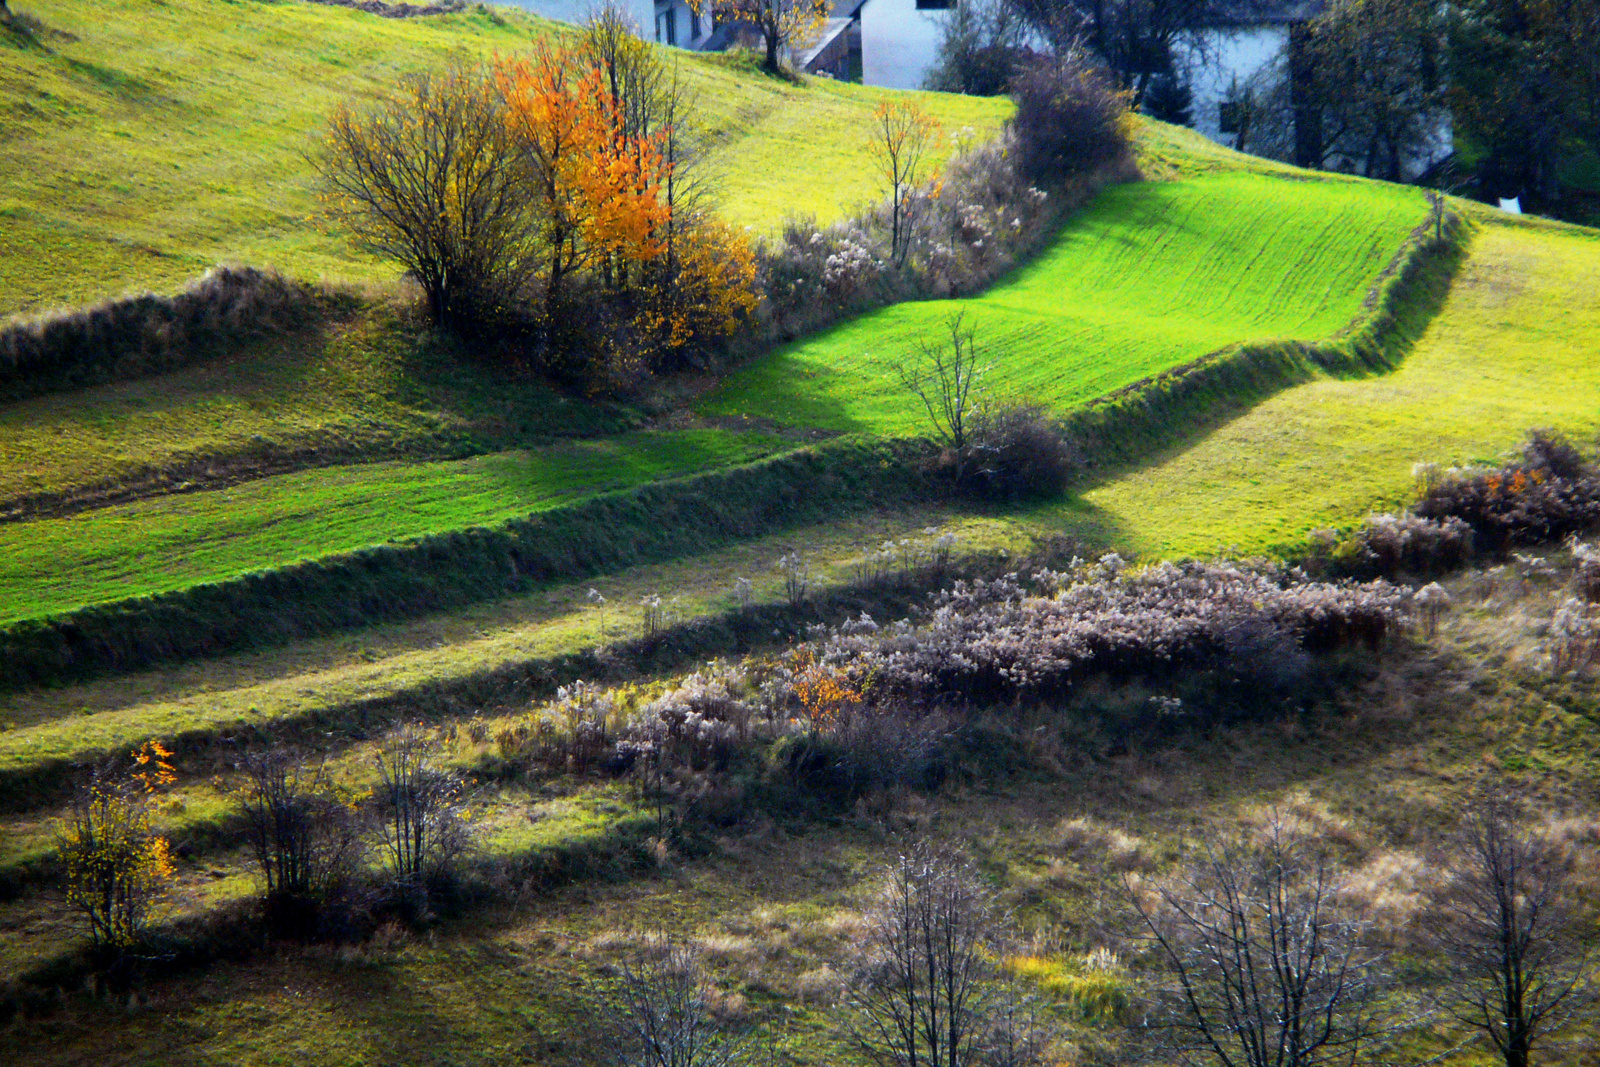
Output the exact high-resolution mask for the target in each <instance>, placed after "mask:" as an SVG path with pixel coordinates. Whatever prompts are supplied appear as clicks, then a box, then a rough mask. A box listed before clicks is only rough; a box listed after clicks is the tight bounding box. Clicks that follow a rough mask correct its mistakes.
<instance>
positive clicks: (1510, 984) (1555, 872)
mask: <svg viewBox="0 0 1600 1067" xmlns="http://www.w3.org/2000/svg"><path fill="white" fill-rule="evenodd" d="M1522 809H1523V805H1522V804H1521V802H1520V801H1519V800H1518V798H1517V797H1516V796H1515V795H1514V794H1513V793H1511V792H1510V791H1509V790H1507V789H1506V788H1505V787H1503V786H1496V785H1492V786H1490V787H1488V788H1486V789H1484V790H1482V791H1480V793H1479V794H1478V795H1477V797H1476V798H1475V799H1474V802H1473V804H1472V806H1471V808H1470V809H1469V810H1468V812H1467V816H1466V819H1465V820H1464V821H1463V825H1462V827H1461V830H1460V832H1459V833H1458V834H1457V835H1456V836H1455V838H1454V840H1452V841H1451V842H1450V843H1449V845H1448V846H1447V847H1446V849H1445V850H1444V853H1443V855H1442V856H1440V857H1439V868H1440V870H1441V871H1442V872H1443V873H1444V875H1445V877H1446V879H1447V881H1446V888H1445V889H1444V891H1443V893H1442V894H1441V899H1440V901H1439V908H1438V910H1439V916H1440V918H1441V920H1442V921H1441V922H1438V923H1434V924H1430V933H1431V937H1430V939H1429V940H1430V942H1431V945H1432V947H1433V949H1434V950H1435V952H1436V953H1437V954H1438V955H1439V957H1440V958H1441V959H1442V960H1443V961H1444V963H1445V964H1446V966H1447V968H1448V978H1447V980H1446V981H1445V982H1444V983H1442V985H1441V987H1440V989H1441V999H1442V1005H1441V1006H1442V1007H1443V1008H1444V1010H1445V1011H1446V1012H1447V1013H1448V1014H1449V1015H1450V1016H1451V1017H1452V1018H1454V1019H1455V1021H1456V1022H1457V1023H1459V1024H1460V1025H1461V1026H1463V1027H1465V1028H1466V1029H1467V1030H1469V1031H1471V1032H1472V1033H1473V1034H1475V1035H1476V1036H1478V1037H1480V1038H1482V1039H1484V1040H1485V1041H1487V1042H1488V1043H1489V1044H1490V1045H1491V1046H1492V1047H1493V1048H1494V1050H1495V1053H1496V1055H1497V1057H1498V1058H1500V1059H1502V1060H1503V1061H1504V1062H1505V1064H1506V1067H1528V1064H1530V1063H1531V1062H1532V1057H1533V1052H1534V1049H1535V1048H1536V1047H1538V1046H1540V1045H1543V1044H1545V1043H1546V1042H1547V1041H1548V1040H1550V1039H1551V1038H1553V1037H1554V1036H1555V1035H1557V1034H1559V1033H1560V1032H1561V1031H1562V1030H1563V1029H1564V1028H1565V1027H1567V1026H1568V1025H1570V1024H1572V1023H1576V1022H1579V1021H1580V1020H1583V1019H1586V1018H1589V1017H1590V1014H1589V1013H1590V1012H1591V1011H1592V1010H1593V1008H1594V1005H1595V1003H1596V1000H1597V996H1600V987H1597V982H1596V980H1597V978H1600V971H1597V968H1596V961H1595V959H1594V958H1593V956H1592V955H1590V954H1589V953H1588V952H1587V951H1586V949H1585V947H1584V942H1583V933H1582V931H1581V930H1580V928H1579V925H1578V923H1577V914H1576V912H1575V905H1576V904H1577V899H1576V896H1575V894H1574V892H1573V880H1572V875H1573V861H1574V857H1573V853H1572V851H1571V849H1570V848H1568V847H1566V846H1565V845H1564V844H1563V843H1561V842H1560V841H1559V840H1556V839H1552V838H1550V837H1546V836H1544V835H1542V834H1539V833H1537V832H1536V831H1534V830H1533V829H1531V828H1530V827H1529V825H1528V823H1527V820H1526V816H1525V815H1524V812H1523V810H1522Z"/></svg>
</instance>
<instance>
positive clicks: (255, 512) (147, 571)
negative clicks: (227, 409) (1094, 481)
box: [0, 430, 781, 622]
mask: <svg viewBox="0 0 1600 1067" xmlns="http://www.w3.org/2000/svg"><path fill="white" fill-rule="evenodd" d="M780 444H781V442H780V441H779V440H778V439H776V438H773V437H769V436H767V435H764V434H759V433H748V432H732V431H726V430H672V431H654V432H644V433H637V434H627V435H623V436H618V437H609V438H604V439H599V440H593V441H581V442H569V443H563V444H557V445H550V446H548V447H546V448H542V449H537V450H532V451H513V452H499V453H495V454H493V455H487V456H478V457H475V458H472V459H462V460H455V461H446V462H435V463H401V462H392V463H371V464H358V465H353V466H344V467H329V468H320V469H313V470H307V471H297V472H295V473H292V474H284V475H279V476H277V477H271V478H262V479H258V480H256V481H251V482H246V483H244V484H242V485H237V486H233V487H231V488H227V489H218V490H213V491H209V492H197V493H184V494H178V495H173V496H164V497H160V498H157V499H154V500H145V501H139V502H137V503H133V504H124V505H118V506H114V507H106V508H99V509H96V510H93V511H87V512H84V513H82V514H78V515H73V516H69V517H66V518H60V519H41V520H36V521H33V522H14V523H7V524H4V525H0V622H10V621H13V620H16V619H22V618H31V617H35V616H40V615H48V614H53V613H56V612H63V611H70V610H72V609H74V608H78V607H83V606H85V605H88V604H94V603H101V602H104V601H108V600H122V599H126V598H130V597H138V596H147V595H150V594H154V593H161V592H166V591H168V590H173V589H183V588H187V587H189V586H192V585H200V584H203V583H206V582H217V581H225V580H227V579H229V578H234V577H237V576H239V575H241V574H248V573H250V572H252V571H258V570H265V569H268V568H272V567H282V566H285V565H287V564H290V563H294V562H296V561H298V560H308V559H316V558H318V557H322V556H329V555H334V554H336V553H340V552H349V551H353V550H355V549H358V548H364V547H366V546H368V545H373V544H382V543H385V542H391V541H403V540H406V539H409V538H414V537H421V536H424V535H426V534H432V533H442V532H445V531H448V530H459V529H465V528H467V527H472V526H483V525H488V524H491V523H494V522H498V521H503V520H505V519H509V518H513V517H516V516H520V515H526V514H529V513H531V512H536V511H543V510H545V509H548V508H552V507H557V506H560V505H563V504H571V503H574V502H576V501H578V500H582V499H585V498H587V497H591V496H594V495H596V494H598V493H602V492H605V491H607V490H613V489H622V488H627V487H630V486H635V485H642V484H644V483H646V482H652V481H657V480H659V479H662V478H671V477H678V476H682V475H686V474H693V473H695V472H697V471H703V470H708V469H712V468H716V467H721V466H728V465H731V464H736V463H744V462H749V461H751V460H754V459H758V458H760V457H761V456H763V455H767V454H769V453H770V452H772V451H773V450H774V449H775V448H776V447H779V446H780Z"/></svg>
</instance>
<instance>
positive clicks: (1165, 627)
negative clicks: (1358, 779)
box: [826, 556, 1406, 703]
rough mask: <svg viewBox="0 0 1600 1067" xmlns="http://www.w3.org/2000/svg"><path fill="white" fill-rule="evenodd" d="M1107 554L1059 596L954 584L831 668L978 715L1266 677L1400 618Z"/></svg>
mask: <svg viewBox="0 0 1600 1067" xmlns="http://www.w3.org/2000/svg"><path fill="white" fill-rule="evenodd" d="M1124 568H1125V565H1124V564H1123V562H1122V560H1121V559H1120V558H1119V557H1115V556H1107V557H1105V558H1103V559H1102V560H1101V562H1100V563H1099V564H1097V565H1096V566H1095V567H1093V568H1092V569H1090V570H1089V572H1088V574H1087V575H1086V576H1085V577H1084V578H1083V579H1082V580H1072V581H1070V582H1069V584H1067V585H1066V586H1065V587H1063V588H1060V591H1059V592H1056V593H1055V594H1054V595H1047V596H1040V595H1034V594H1030V593H1029V592H1028V591H1027V590H1026V589H1025V588H1024V587H1023V585H1022V584H1021V583H1020V582H1019V581H1018V579H1017V576H1016V575H1014V574H1013V575H1008V576H1006V577H1004V578H1001V579H997V580H995V581H975V582H957V583H956V585H955V588H954V589H952V590H950V591H948V592H945V593H941V594H939V596H938V598H937V600H936V606H935V610H934V612H933V615H932V618H931V619H930V620H929V621H928V622H927V623H926V624H924V625H922V626H918V627H916V628H914V629H912V628H906V629H896V630H890V631H880V632H878V633H875V634H869V635H860V634H847V633H844V632H843V631H842V630H841V631H839V632H836V633H835V634H834V635H833V636H832V637H830V638H829V639H828V641H827V644H826V657H827V658H828V660H829V661H830V662H834V663H837V664H839V665H841V666H842V667H844V668H845V669H847V670H848V671H849V672H850V673H851V674H852V675H853V676H857V677H863V678H865V677H871V678H872V679H873V684H874V687H875V688H874V691H875V692H878V693H882V694H894V695H898V696H902V697H908V698H910V697H914V698H917V699H939V698H946V697H952V696H954V697H959V698H962V699H967V700H973V701H976V702H979V703H987V702H993V701H999V700H1005V699H1009V698H1012V697H1016V696H1023V695H1037V696H1046V695H1053V694H1059V693H1061V692H1063V691H1065V690H1066V689H1067V688H1069V687H1070V686H1071V685H1072V683H1074V682H1075V681H1077V680H1079V679H1082V678H1084V677H1087V676H1089V675H1093V674H1099V673H1106V672H1110V673H1116V674H1130V675H1131V674H1138V673H1142V672H1149V671H1167V670H1169V669H1171V668H1173V667H1183V666H1192V667H1201V668H1211V667H1220V668H1225V669H1232V670H1234V671H1236V672H1238V673H1251V672H1256V671H1269V672H1270V671H1272V670H1277V669H1283V668H1285V667H1287V666H1289V665H1291V664H1292V663H1293V662H1294V661H1295V660H1296V659H1297V658H1300V657H1303V656H1304V654H1305V653H1306V652H1309V651H1321V650H1329V649H1334V648H1338V647H1341V646H1345V645H1349V644H1352V643H1357V642H1361V643H1365V644H1368V645H1376V644H1377V643H1378V642H1380V641H1381V640H1382V639H1383V638H1384V636H1385V635H1386V634H1388V633H1389V632H1390V630H1391V629H1392V627H1393V626H1394V625H1395V623H1396V622H1398V621H1399V620H1400V619H1401V618H1402V617H1403V615H1404V614H1405V612H1406V597H1405V594H1404V593H1403V591H1402V590H1401V589H1399V588H1398V587H1396V586H1393V585H1391V584H1389V583H1388V582H1385V581H1376V582H1369V583H1365V584H1355V583H1349V582H1343V583H1337V584H1333V583H1326V582H1312V581H1307V580H1305V579H1304V578H1303V577H1301V576H1299V575H1297V574H1295V573H1294V572H1279V571H1272V570H1252V569H1246V568H1243V567H1240V566H1236V565H1233V564H1203V563H1188V564H1181V565H1180V564H1172V563H1163V564H1161V565H1159V566H1156V567H1152V568H1149V569H1146V570H1143V571H1138V572H1130V571H1127V570H1125V569H1124Z"/></svg>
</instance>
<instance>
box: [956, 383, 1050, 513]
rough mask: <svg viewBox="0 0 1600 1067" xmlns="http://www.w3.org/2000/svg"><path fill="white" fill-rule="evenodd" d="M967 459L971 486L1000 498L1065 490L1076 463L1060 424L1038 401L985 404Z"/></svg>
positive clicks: (976, 418)
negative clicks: (990, 405)
mask: <svg viewBox="0 0 1600 1067" xmlns="http://www.w3.org/2000/svg"><path fill="white" fill-rule="evenodd" d="M970 436H971V443H970V444H969V445H968V447H967V453H968V455H967V462H966V463H965V464H963V468H964V473H965V477H966V480H967V482H968V486H967V488H969V489H971V490H973V491H975V492H977V493H978V494H979V495H980V496H985V497H989V498H992V499H1000V500H1013V501H1015V500H1027V499H1037V498H1041V497H1054V496H1060V495H1061V494H1062V493H1063V492H1065V491H1066V488H1067V482H1068V480H1069V479H1070V478H1071V477H1072V473H1073V471H1074V470H1075V469H1076V467H1077V461H1076V458H1075V457H1074V456H1073V454H1072V450H1071V448H1070V447H1069V446H1068V444H1067V442H1066V440H1065V438H1064V437H1063V436H1062V431H1061V428H1060V426H1059V425H1058V424H1057V422H1056V420H1055V419H1053V418H1052V417H1051V416H1050V413H1049V412H1048V411H1046V410H1045V409H1044V408H1043V407H1041V406H1039V405H1036V404H1013V405H998V406H994V407H987V408H980V409H979V410H978V411H977V412H976V413H975V416H974V418H973V420H972V430H971V435H970Z"/></svg>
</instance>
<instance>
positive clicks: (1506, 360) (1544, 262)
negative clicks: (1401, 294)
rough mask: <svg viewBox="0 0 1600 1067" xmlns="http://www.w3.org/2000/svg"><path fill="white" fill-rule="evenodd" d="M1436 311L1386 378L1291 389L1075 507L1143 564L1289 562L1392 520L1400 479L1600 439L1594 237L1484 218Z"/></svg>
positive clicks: (1598, 259) (1597, 244) (1402, 486)
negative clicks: (1365, 523) (1427, 467)
mask: <svg viewBox="0 0 1600 1067" xmlns="http://www.w3.org/2000/svg"><path fill="white" fill-rule="evenodd" d="M1480 225H1481V229H1480V230H1479V232H1478V233H1477V234H1476V236H1475V239H1474V241H1473V244H1472V247H1471V250H1470V252H1469V254H1468V257H1467V260H1466V263H1465V265H1464V266H1463V268H1462V270H1461V272H1460V274H1459V275H1458V276H1457V278H1456V280H1455V283H1454V285H1453V286H1452V288H1451V291H1450V295H1449V296H1448V298H1447V299H1446V301H1445V304H1444V306H1443V308H1442V309H1441V310H1440V312H1439V314H1438V315H1437V316H1436V317H1435V318H1434V319H1433V321H1432V322H1431V323H1430V324H1429V325H1428V326H1427V329H1426V331H1425V332H1424V333H1423V335H1422V337H1421V338H1420V339H1419V340H1418V342H1417V343H1416V345H1415V347H1414V348H1413V349H1412V350H1411V352H1410V353H1409V354H1408V355H1407V356H1406V358H1405V360H1404V362H1402V363H1401V365H1400V366H1399V367H1398V369H1396V370H1394V371H1393V372H1392V373H1388V374H1383V375H1378V376H1374V377H1369V378H1357V379H1348V380H1337V379H1322V380H1318V381H1314V382H1311V383H1309V384H1306V385H1303V386H1299V387H1296V388H1293V389H1290V390H1287V391H1285V392H1283V393H1281V394H1279V395H1278V396H1275V397H1272V398H1271V399H1269V400H1267V401H1265V402H1263V403H1262V404H1260V405H1258V406H1257V407H1256V408H1254V409H1253V410H1252V411H1250V412H1249V413H1247V414H1246V415H1244V416H1243V417H1241V418H1238V419H1235V420H1233V421H1232V422H1229V423H1227V424H1226V425H1224V426H1221V427H1219V428H1217V429H1216V430H1214V431H1212V432H1210V433H1208V434H1206V435H1205V437H1204V438H1203V439H1201V440H1199V441H1197V442H1194V443H1193V444H1191V445H1190V446H1188V447H1185V448H1182V449H1180V450H1178V451H1176V452H1175V453H1174V454H1172V455H1169V456H1165V457H1162V458H1160V459H1159V460H1158V461H1156V462H1154V463H1152V464H1150V465H1149V466H1147V467H1143V468H1141V469H1139V470H1137V471H1133V472H1130V473H1128V474H1126V475H1125V476H1123V477H1120V478H1117V479H1115V480H1113V481H1111V482H1109V483H1107V484H1105V485H1101V486H1098V487H1096V488H1093V489H1091V490H1090V491H1088V492H1086V493H1084V494H1083V497H1082V501H1081V506H1082V507H1083V508H1084V509H1086V511H1087V514H1086V515H1084V514H1083V513H1081V512H1080V513H1078V514H1079V515H1080V516H1081V517H1083V518H1084V519H1085V521H1086V522H1087V523H1088V524H1089V525H1091V526H1092V527H1093V528H1095V529H1097V530H1099V531H1100V532H1101V533H1102V536H1105V537H1107V538H1109V539H1111V540H1113V541H1114V542H1115V543H1116V544H1118V545H1119V546H1121V547H1124V548H1127V549H1131V550H1133V551H1135V552H1138V553H1139V554H1141V555H1144V556H1173V555H1183V554H1190V553H1194V554H1207V553H1210V552H1213V551H1216V550H1218V549H1229V548H1232V547H1237V548H1238V549H1239V550H1241V551H1244V552H1262V551H1266V552H1273V551H1284V550H1288V551H1293V550H1295V549H1297V548H1299V547H1301V546H1303V545H1304V543H1305V540H1304V539H1305V534H1306V533H1307V532H1308V531H1310V530H1313V529H1317V528H1319V527H1329V526H1333V527H1344V526H1349V525H1352V524H1354V523H1356V522H1358V521H1360V520H1361V519H1362V518H1363V517H1364V516H1365V515H1367V514H1368V513H1369V512H1371V511H1374V510H1385V509H1395V508H1399V507H1403V506H1404V505H1405V504H1407V503H1408V502H1409V501H1410V496H1411V493H1412V492H1413V491H1414V481H1413V477H1412V467H1413V465H1414V464H1416V463H1419V462H1436V463H1441V464H1445V465H1450V464H1459V463H1471V462H1479V461H1481V462H1491V461H1494V460H1495V459H1496V458H1497V457H1499V456H1500V455H1501V454H1502V453H1503V452H1504V451H1505V450H1508V449H1511V448H1514V447H1515V446H1516V445H1518V444H1519V443H1520V442H1521V441H1522V439H1523V438H1524V437H1525V436H1526V434H1527V431H1528V430H1529V429H1531V428H1533V427H1536V426H1548V427H1555V428H1557V429H1561V430H1564V431H1566V432H1568V433H1569V434H1571V435H1573V437H1574V438H1575V439H1577V440H1578V441H1579V442H1580V443H1583V444H1587V443H1588V442H1589V440H1590V439H1592V437H1593V435H1594V433H1595V432H1596V431H1597V430H1600V362H1597V360H1596V355H1597V353H1600V301H1597V300H1596V297H1595V294H1596V293H1600V233H1597V232H1595V231H1593V230H1582V229H1578V228H1576V227H1559V226H1554V225H1540V224H1537V223H1521V222H1514V221H1511V220H1508V219H1506V218H1505V217H1503V216H1499V217H1497V216H1495V215H1492V214H1489V213H1484V214H1483V216H1482V220H1481V223H1480Z"/></svg>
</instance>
